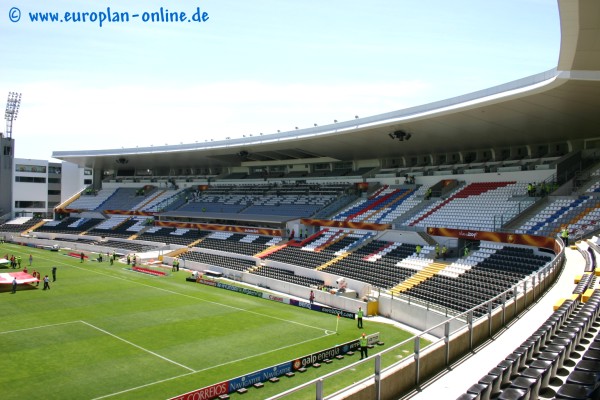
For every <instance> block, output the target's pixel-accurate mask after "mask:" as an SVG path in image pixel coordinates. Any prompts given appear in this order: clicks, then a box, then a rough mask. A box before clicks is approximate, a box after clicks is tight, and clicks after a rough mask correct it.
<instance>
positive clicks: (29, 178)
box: [15, 176, 46, 183]
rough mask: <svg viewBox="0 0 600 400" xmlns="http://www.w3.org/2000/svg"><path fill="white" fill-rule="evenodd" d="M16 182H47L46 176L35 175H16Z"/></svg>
mask: <svg viewBox="0 0 600 400" xmlns="http://www.w3.org/2000/svg"><path fill="white" fill-rule="evenodd" d="M15 182H21V183H46V178H38V177H35V176H15Z"/></svg>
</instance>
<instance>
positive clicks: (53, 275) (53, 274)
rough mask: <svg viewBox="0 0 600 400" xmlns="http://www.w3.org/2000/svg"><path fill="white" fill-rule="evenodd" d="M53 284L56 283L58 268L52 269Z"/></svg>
mask: <svg viewBox="0 0 600 400" xmlns="http://www.w3.org/2000/svg"><path fill="white" fill-rule="evenodd" d="M52 282H56V267H52ZM48 289H50V288H48Z"/></svg>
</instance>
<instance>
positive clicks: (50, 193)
mask: <svg viewBox="0 0 600 400" xmlns="http://www.w3.org/2000/svg"><path fill="white" fill-rule="evenodd" d="M48 195H49V196H52V195H60V190H48Z"/></svg>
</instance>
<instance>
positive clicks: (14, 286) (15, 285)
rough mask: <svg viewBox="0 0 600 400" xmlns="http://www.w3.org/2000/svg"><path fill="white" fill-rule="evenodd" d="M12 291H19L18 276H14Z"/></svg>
mask: <svg viewBox="0 0 600 400" xmlns="http://www.w3.org/2000/svg"><path fill="white" fill-rule="evenodd" d="M11 293H17V278H13V281H12V292H11Z"/></svg>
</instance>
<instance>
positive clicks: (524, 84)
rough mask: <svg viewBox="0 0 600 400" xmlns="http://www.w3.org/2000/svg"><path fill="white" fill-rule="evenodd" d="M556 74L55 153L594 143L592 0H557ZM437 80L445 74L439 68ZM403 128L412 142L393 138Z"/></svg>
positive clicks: (114, 159)
mask: <svg viewBox="0 0 600 400" xmlns="http://www.w3.org/2000/svg"><path fill="white" fill-rule="evenodd" d="M558 6H559V12H560V23H561V48H560V55H559V61H558V65H557V68H555V69H553V70H550V71H546V72H542V73H540V74H537V75H534V76H530V77H526V78H523V79H520V80H517V81H514V82H510V83H507V84H504V85H500V86H496V87H492V88H489V89H485V90H482V91H478V92H474V93H471V94H467V95H463V96H459V97H455V98H451V99H447V100H442V101H438V102H434V103H430V104H426V105H422V106H417V107H412V108H408V109H404V110H399V111H394V112H389V113H385V114H380V115H375V116H371V117H366V118H356V119H354V120H351V121H343V122H338V123H335V124H330V125H324V126H319V127H314V128H309V129H299V130H294V131H290V132H281V133H276V134H269V135H264V136H254V137H248V138H241V139H228V140H214V141H209V142H205V143H194V144H182V145H172V146H153V147H136V148H126V149H123V148H121V149H106V150H74V151H54V152H53V154H52V157H53V158H56V159H60V160H64V161H69V162H73V163H76V164H78V165H80V166H85V167H90V168H95V169H116V168H128V169H146V168H156V167H164V168H186V167H215V166H236V165H242V163H243V162H251V161H254V162H257V164H258V165H260V164H261V163H262V164H263V165H264V164H265V163H270V162H275V163H285V162H287V161H289V162H290V163H292V162H293V160H296V161H297V160H314V161H315V162H330V161H354V160H362V159H381V158H399V157H402V156H416V155H426V154H439V153H449V152H459V151H470V150H485V149H492V148H493V149H499V148H508V147H514V146H521V145H535V144H545V143H565V142H567V141H570V142H572V143H573V142H577V141H584V140H586V139H593V138H597V137H600V135H599V131H598V126H600V112H599V110H600V2H598V1H597V0H579V1H573V0H559V1H558ZM440 73H443V71H440ZM398 130H401V131H403V132H406V133H410V134H411V138H410V140H403V141H399V140H397V139H392V138H391V137H390V134H391V133H393V132H395V131H398Z"/></svg>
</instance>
